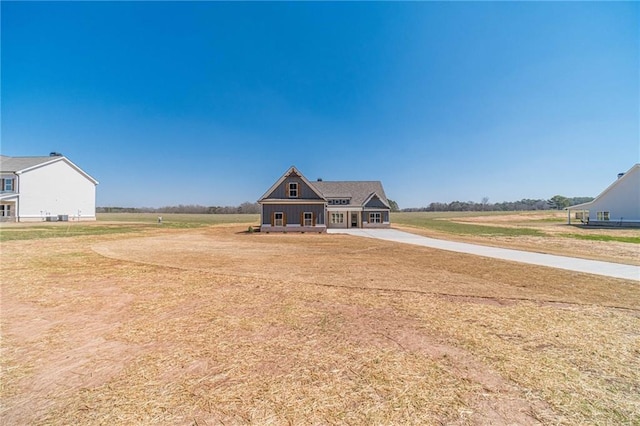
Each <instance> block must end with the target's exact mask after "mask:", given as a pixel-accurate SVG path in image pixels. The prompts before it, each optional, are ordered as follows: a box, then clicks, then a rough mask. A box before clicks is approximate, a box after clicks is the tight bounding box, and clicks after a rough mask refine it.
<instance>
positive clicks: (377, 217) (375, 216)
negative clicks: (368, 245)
mask: <svg viewBox="0 0 640 426" xmlns="http://www.w3.org/2000/svg"><path fill="white" fill-rule="evenodd" d="M369 223H382V214H381V213H369Z"/></svg>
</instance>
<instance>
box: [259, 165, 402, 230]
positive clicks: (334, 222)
mask: <svg viewBox="0 0 640 426" xmlns="http://www.w3.org/2000/svg"><path fill="white" fill-rule="evenodd" d="M258 203H259V204H260V207H261V219H260V230H261V231H263V232H324V231H326V229H327V228H388V227H389V223H390V221H389V213H390V211H391V208H390V207H389V201H388V200H387V197H386V195H385V193H384V189H383V188H382V183H380V182H379V181H323V180H320V179H318V180H317V181H315V182H311V181H309V180H307V178H305V177H304V175H303V174H302V173H300V171H298V170H297V169H296V168H295V167H293V166H292V167H291V168H289V170H287V171H286V172H285V174H284V175H282V177H281V178H280V179H278V180H277V181H276V183H274V184H273V185H272V186H271V188H269V189H268V190H267V192H265V193H264V195H263V196H262V197H260V199H259V200H258Z"/></svg>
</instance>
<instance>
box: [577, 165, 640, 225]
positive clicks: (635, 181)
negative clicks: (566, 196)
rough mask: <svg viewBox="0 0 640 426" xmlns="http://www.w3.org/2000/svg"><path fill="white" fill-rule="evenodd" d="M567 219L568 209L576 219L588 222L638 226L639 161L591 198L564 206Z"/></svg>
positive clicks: (639, 195) (639, 200) (639, 198)
mask: <svg viewBox="0 0 640 426" xmlns="http://www.w3.org/2000/svg"><path fill="white" fill-rule="evenodd" d="M567 210H568V211H569V223H571V212H572V211H574V212H575V216H574V218H575V219H578V220H581V221H582V223H585V224H589V225H601V226H602V225H609V226H640V164H635V165H634V166H633V167H631V168H630V169H629V171H628V172H626V173H620V174H619V175H618V179H617V180H616V181H615V182H613V183H612V184H611V185H609V187H608V188H607V189H605V190H604V191H602V193H601V194H600V195H598V196H597V197H596V198H595V199H594V200H593V201H590V202H588V203H583V204H578V205H575V206H571V207H567Z"/></svg>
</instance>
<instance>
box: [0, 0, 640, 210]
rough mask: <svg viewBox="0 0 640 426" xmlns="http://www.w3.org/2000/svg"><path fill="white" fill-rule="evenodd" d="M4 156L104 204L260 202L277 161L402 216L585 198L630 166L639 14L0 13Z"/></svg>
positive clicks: (120, 5)
mask: <svg viewBox="0 0 640 426" xmlns="http://www.w3.org/2000/svg"><path fill="white" fill-rule="evenodd" d="M0 8H1V24H2V28H1V36H2V39H1V42H2V51H1V59H2V63H1V72H2V74H1V83H2V87H1V95H2V103H1V113H2V117H1V118H2V123H1V126H2V127H1V137H2V138H1V152H2V154H4V155H10V156H22V155H48V153H49V152H51V151H58V152H62V153H63V154H65V155H66V156H67V157H69V158H70V159H71V161H73V162H75V163H76V164H78V165H79V166H80V167H82V168H83V169H84V170H86V171H87V172H88V173H89V174H91V175H92V176H94V177H95V178H96V179H98V180H99V181H100V185H99V186H98V196H97V197H98V200H97V204H98V205H100V206H116V205H117V206H151V207H159V206H164V205H176V204H202V205H236V204H240V203H241V202H244V201H255V200H256V199H257V198H258V197H260V196H261V195H262V194H263V192H264V191H265V190H266V189H268V188H269V186H271V185H272V184H273V182H274V181H275V180H277V179H278V178H279V177H280V176H281V175H282V173H284V171H285V170H286V169H287V168H288V167H289V166H291V165H296V166H297V167H298V169H300V170H301V171H302V172H303V173H304V174H305V175H306V176H307V177H308V178H309V179H311V180H315V179H316V178H318V177H322V178H323V179H325V180H381V181H382V182H383V184H384V186H385V190H386V192H387V196H388V197H389V198H391V199H394V200H395V201H397V202H398V204H399V205H400V207H401V208H402V207H418V206H426V205H428V204H429V203H430V202H435V201H441V202H449V201H454V200H460V201H476V202H480V200H481V199H482V198H483V197H489V201H490V202H499V201H514V200H518V199H521V198H550V197H551V196H553V195H555V194H562V195H565V196H570V197H571V196H595V195H597V194H598V193H599V192H600V191H601V190H603V189H604V188H605V187H607V186H608V185H609V184H610V183H611V182H612V181H613V180H615V178H616V174H617V173H618V172H621V171H626V170H628V169H629V168H630V167H631V166H632V165H633V164H634V163H637V162H639V158H640V152H639V151H640V145H639V144H640V142H639V137H640V136H639V135H640V124H639V117H640V106H639V103H640V84H639V80H640V73H639V69H640V57H639V55H640V54H639V52H640V4H639V3H635V2H593V3H591V2H586V3H585V2H578V3H573V2H540V3H532V2H524V3H519V2H424V3H418V2H406V3H384V2H375V3H360V2H357V3H338V2H331V3H301V2H300V3H285V2H276V3H248V2H242V3H221V2H189V3H177V2H44V3H40V2H37V3H36V2H6V1H4V2H2V3H0Z"/></svg>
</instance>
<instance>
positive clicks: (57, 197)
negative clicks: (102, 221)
mask: <svg viewBox="0 0 640 426" xmlns="http://www.w3.org/2000/svg"><path fill="white" fill-rule="evenodd" d="M19 185H20V187H19V188H18V191H19V192H20V201H19V203H20V205H19V215H20V220H41V219H42V216H43V215H51V216H57V215H68V216H69V220H72V219H74V218H76V217H77V216H78V212H80V218H81V219H83V220H88V219H89V220H92V219H95V216H96V185H95V184H94V182H92V181H91V180H89V179H88V178H87V177H86V176H85V175H83V174H82V173H81V172H79V171H78V170H76V169H75V168H74V167H72V166H71V165H70V164H68V163H67V162H65V161H64V160H61V161H57V162H54V163H50V164H46V165H44V166H42V167H38V168H35V169H32V170H28V171H26V172H23V173H22V174H20V178H19Z"/></svg>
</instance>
